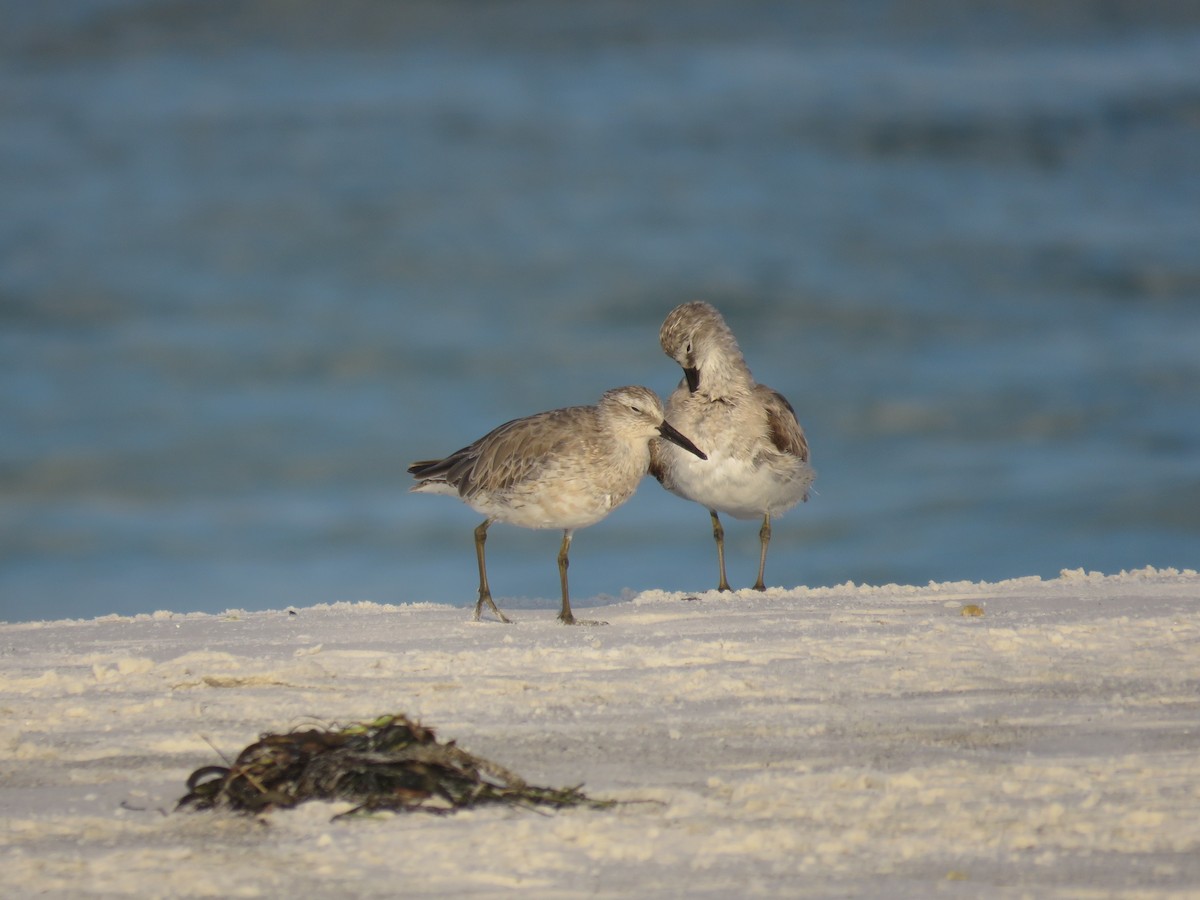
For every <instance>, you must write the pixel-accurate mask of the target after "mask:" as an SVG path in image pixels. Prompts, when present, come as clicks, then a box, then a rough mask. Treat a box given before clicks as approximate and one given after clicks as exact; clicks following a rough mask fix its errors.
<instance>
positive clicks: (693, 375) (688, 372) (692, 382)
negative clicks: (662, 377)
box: [683, 367, 700, 394]
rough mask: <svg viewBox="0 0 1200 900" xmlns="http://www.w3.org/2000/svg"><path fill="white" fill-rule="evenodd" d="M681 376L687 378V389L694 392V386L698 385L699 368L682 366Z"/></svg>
mask: <svg viewBox="0 0 1200 900" xmlns="http://www.w3.org/2000/svg"><path fill="white" fill-rule="evenodd" d="M683 377H684V378H686V379H687V386H688V391H690V392H691V393H693V394H694V393H696V388H698V387H700V370H699V369H696V368H691V369H688V368H686V367H685V368H684V370H683Z"/></svg>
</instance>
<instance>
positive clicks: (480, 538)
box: [475, 519, 509, 622]
mask: <svg viewBox="0 0 1200 900" xmlns="http://www.w3.org/2000/svg"><path fill="white" fill-rule="evenodd" d="M491 524H492V520H491V519H484V520H483V524H481V525H480V526H479V527H478V528H476V529H475V558H476V559H477V560H478V561H479V601H478V602H477V603H476V604H475V621H476V622H478V621H479V613H480V612H481V611H482V610H483V604H485V603H486V604H487V605H488V606H490V607H491V608H492V612H494V613H495V614H496V617H497V618H498V619H499V620H500V621H501V622H508V621H509V619H508V617H507V616H505V615H504V613H502V612H500V607H498V606H496V603H495V601H493V600H492V591H491V588H489V587H488V580H487V563H486V562H484V559H483V545H484V544H486V543H487V530H488V526H489V525H491Z"/></svg>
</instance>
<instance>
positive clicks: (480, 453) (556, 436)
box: [448, 407, 588, 497]
mask: <svg viewBox="0 0 1200 900" xmlns="http://www.w3.org/2000/svg"><path fill="white" fill-rule="evenodd" d="M585 411H588V408H586V407H573V408H567V409H554V410H550V411H548V412H542V413H536V414H535V415H532V416H526V417H525V418H522V419H514V420H513V421H511V422H505V423H504V424H503V425H501V426H499V427H498V428H495V429H493V430H492V431H490V432H488V433H487V434H486V435H484V436H483V437H482V438H480V439H479V440H478V441H476V442H475V443H474V444H472V445H471V446H470V447H468V448H465V450H466V455H465V456H464V458H463V459H462V460H461V462H460V463H459V465H457V466H455V467H454V470H452V471H451V472H450V473H449V479H448V480H450V482H451V483H452V484H454V485H455V486H456V487H457V488H458V490H459V493H460V494H462V495H463V496H464V497H465V496H468V495H470V494H472V493H474V492H476V491H481V490H483V491H504V490H507V489H508V488H510V487H512V486H513V485H516V484H520V483H522V482H524V481H528V480H530V479H535V478H537V477H538V475H539V474H540V473H541V471H542V470H543V468H544V467H545V465H546V460H547V458H549V457H551V456H553V455H554V454H555V453H556V452H557V451H558V450H559V448H561V447H562V446H563V445H564V444H566V443H569V442H570V441H572V440H575V439H577V437H578V434H579V433H580V431H581V428H580V425H581V422H580V416H581V415H582V414H583V413H584V412H585ZM460 452H461V451H460ZM455 470H456V471H455Z"/></svg>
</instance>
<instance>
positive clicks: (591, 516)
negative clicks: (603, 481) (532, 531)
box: [468, 485, 629, 529]
mask: <svg viewBox="0 0 1200 900" xmlns="http://www.w3.org/2000/svg"><path fill="white" fill-rule="evenodd" d="M628 499H629V493H625V494H616V493H612V492H609V491H603V490H596V489H594V488H592V489H586V488H584V487H574V486H570V485H566V486H560V487H558V488H557V489H554V490H547V489H545V488H543V489H541V490H538V491H533V492H523V491H520V490H513V491H509V492H507V493H505V494H504V495H489V496H476V497H473V498H471V499H470V500H469V501H468V502H469V503H470V505H471V508H472V509H474V510H476V511H477V512H480V513H483V514H484V515H485V516H488V517H490V518H493V519H496V520H497V521H499V522H507V523H509V524H510V525H518V526H520V527H522V528H564V529H565V528H585V527H587V526H588V525H594V524H595V523H597V522H599V521H600V520H601V519H603V518H604V517H605V516H607V515H608V514H609V513H610V512H612V510H613V509H615V508H616V507H618V506H620V505H621V504H622V503H624V502H625V501H626V500H628Z"/></svg>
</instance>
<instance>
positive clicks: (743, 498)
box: [650, 302, 816, 591]
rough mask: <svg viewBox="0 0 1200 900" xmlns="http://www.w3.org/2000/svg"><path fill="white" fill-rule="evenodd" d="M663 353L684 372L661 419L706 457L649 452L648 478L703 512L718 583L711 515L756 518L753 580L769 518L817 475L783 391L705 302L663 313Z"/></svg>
mask: <svg viewBox="0 0 1200 900" xmlns="http://www.w3.org/2000/svg"><path fill="white" fill-rule="evenodd" d="M659 342H660V343H661V344H662V348H663V350H664V352H666V354H667V356H669V357H671V358H672V359H673V360H675V361H676V362H677V363H679V365H680V366H681V367H682V368H683V380H682V381H680V383H679V387H677V388H676V389H675V391H674V392H673V393H672V394H671V395H670V397H668V398H667V406H666V415H667V417H668V418H669V419H670V420H671V421H672V422H674V423H675V424H676V425H678V426H679V428H681V429H682V430H683V431H684V432H685V433H687V434H689V435H691V437H692V438H693V439H694V440H695V441H696V443H697V445H698V446H699V447H701V448H702V449H703V450H705V452H706V453H707V454H708V460H707V461H706V462H703V463H701V462H698V461H697V459H695V458H693V457H690V456H688V455H687V454H683V453H680V452H678V451H676V450H675V449H674V448H673V447H671V446H669V445H668V444H666V443H664V442H662V441H654V443H653V446H652V447H651V452H652V460H651V463H650V472H651V474H652V475H654V477H655V478H657V479H658V480H659V482H661V483H662V485H663V487H665V488H666V489H667V490H669V491H671V492H672V493H674V494H677V495H679V496H680V497H683V498H684V499H685V500H694V501H695V502H697V503H700V504H703V505H704V506H705V507H707V508H708V513H709V515H710V516H711V517H712V528H713V538H714V539H715V540H716V542H717V566H718V568H719V569H720V579H719V581H718V583H717V590H719V591H728V590H730V587H729V581H728V579H727V578H726V577H725V529H724V528H723V527H722V526H721V519H720V518H719V516H718V515H717V514H718V513H728V514H729V515H731V516H733V517H734V518H736V519H755V518H758V517H760V516H761V517H762V527H761V528H760V529H759V532H758V538H759V543H760V545H761V552H760V554H759V559H758V580H757V581H756V582H755V583H754V588H755V590H759V591H762V590H766V585H765V584H764V583H763V569H764V568H765V567H766V564H767V545H768V544H769V543H770V542H771V517H772V516H778V515H780V514H781V513H783V512H785V511H786V510H788V509H791V508H792V507H793V506H795V505H796V504H797V503H799V502H800V501H801V500H807V499H808V488H809V485H810V484H812V481H813V478H814V477H815V476H816V473H815V472H814V471H813V470H812V468H811V467H810V466H809V464H808V441H807V439H806V438H805V437H804V430H803V429H802V428H801V427H800V423H799V422H797V421H796V413H795V410H793V409H792V406H791V404H790V403H788V402H787V400H786V399H784V397H783V395H782V394H780V393H778V392H777V391H773V390H771V389H770V388H769V387H766V386H765V385H761V384H758V383H756V382H755V380H754V377H753V376H752V375H751V374H750V369H749V368H748V367H747V366H746V361H745V359H744V358H743V357H742V352H741V350H740V349H738V344H737V340H736V339H735V338H734V336H733V332H732V331H731V330H730V329H729V326H728V325H726V324H725V319H724V318H722V316H721V314H720V313H719V312H718V311H717V310H716V309H715V308H714V307H712V306H710V305H709V304H707V303H700V302H696V303H685V304H683V305H682V306H677V307H675V309H673V310H671V312H670V313H669V314H668V315H667V318H666V320H665V321H664V322H663V324H662V329H661V330H660V331H659Z"/></svg>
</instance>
